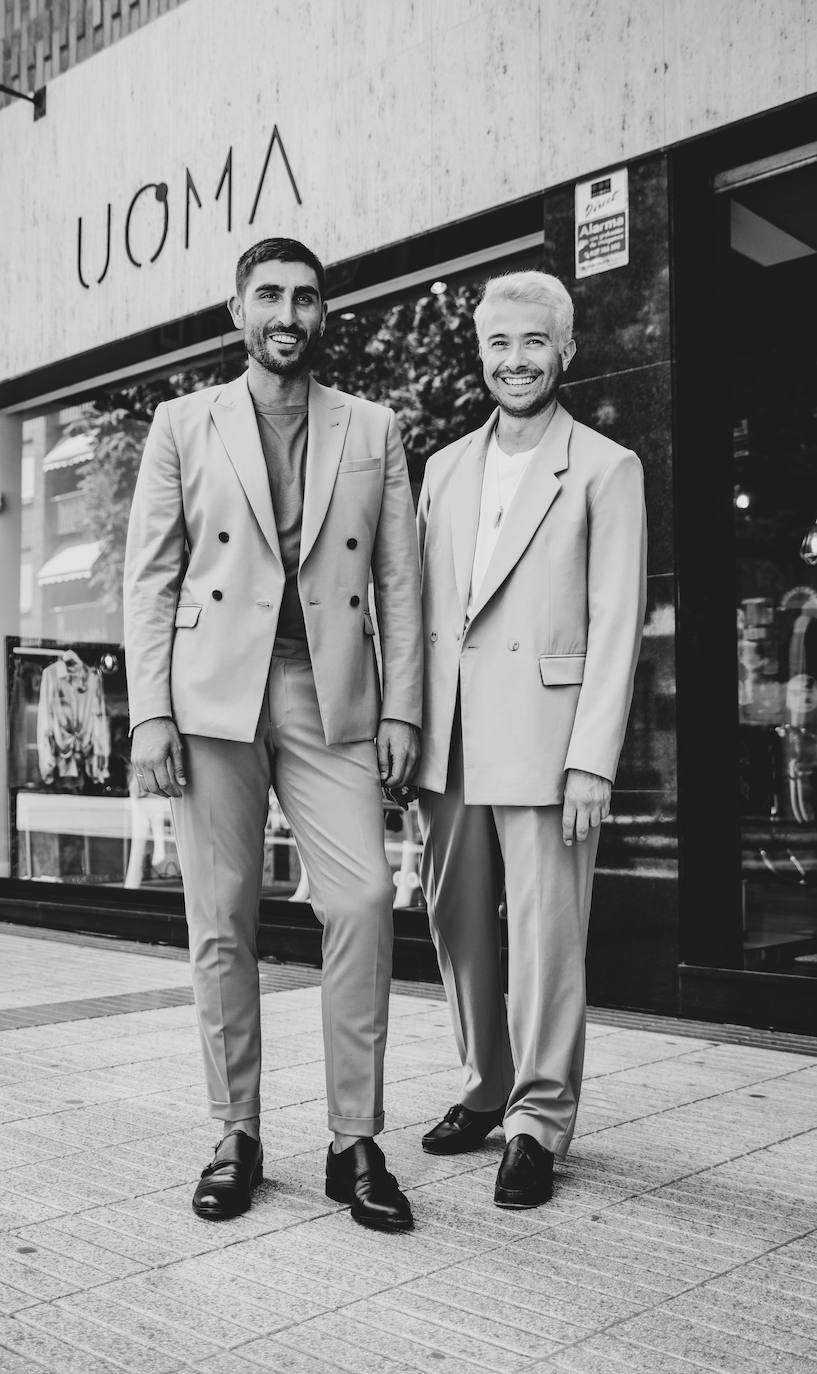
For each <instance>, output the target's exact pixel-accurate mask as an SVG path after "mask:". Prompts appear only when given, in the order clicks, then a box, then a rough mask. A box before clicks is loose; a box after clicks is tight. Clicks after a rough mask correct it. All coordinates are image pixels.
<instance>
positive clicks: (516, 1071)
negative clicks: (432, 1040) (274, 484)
mask: <svg viewBox="0 0 817 1374" xmlns="http://www.w3.org/2000/svg"><path fill="white" fill-rule="evenodd" d="M474 319H475V325H476V331H477V338H478V342H479V354H480V359H481V362H482V366H483V370H484V378H485V384H486V386H487V388H488V390H489V391H490V392H491V394H492V395H493V396H494V398H495V399H496V401H497V406H498V408H497V409H496V410H494V412H493V414H492V415H491V416H490V417H489V419H488V420H487V422H486V423H485V424H484V425H483V427H482V428H481V429H479V430H477V431H475V432H474V433H472V434H468V435H466V436H465V437H464V438H462V439H458V440H457V441H456V442H454V443H452V444H450V445H449V446H448V447H447V448H444V449H443V450H442V451H441V452H439V453H437V454H435V455H434V456H433V457H432V458H431V459H430V461H429V463H428V466H427V468H426V474H425V481H424V483H423V490H422V493H421V496H420V506H419V511H418V527H419V536H420V547H421V556H422V582H423V623H424V631H425V651H426V652H425V684H424V711H423V754H422V760H421V765H420V773H419V779H418V780H419V785H420V789H421V790H420V821H421V829H422V832H423V838H424V841H425V848H424V854H423V870H422V871H423V886H424V889H425V894H426V898H427V902H428V910H429V919H430V924H431V931H432V936H433V939H434V943H435V946H436V950H437V956H438V959H439V964H440V971H441V973H442V977H443V982H444V984H445V989H446V994H447V997H448V1003H449V1009H450V1012H451V1017H452V1021H453V1027H454V1035H455V1038H456V1042H457V1048H458V1050H459V1054H460V1059H461V1062H462V1065H463V1071H464V1072H463V1087H462V1093H461V1101H460V1102H458V1103H457V1104H456V1105H455V1106H453V1107H452V1108H451V1110H450V1111H449V1112H448V1113H447V1114H446V1116H445V1118H444V1119H443V1120H442V1121H441V1122H439V1124H438V1125H436V1126H435V1127H434V1128H433V1129H432V1130H430V1131H429V1132H428V1133H427V1134H426V1135H425V1136H424V1137H423V1148H424V1149H425V1150H426V1151H428V1152H429V1153H431V1154H457V1153H461V1152H463V1151H466V1150H471V1149H474V1148H476V1147H477V1146H479V1145H480V1144H481V1143H482V1141H483V1140H484V1139H485V1137H486V1136H487V1135H488V1133H489V1132H490V1131H491V1130H493V1128H494V1127H495V1126H498V1125H500V1124H503V1125H504V1128H505V1137H506V1142H507V1143H506V1147H505V1152H504V1155H503V1158H502V1163H501V1165H500V1169H499V1173H498V1176H497V1181H496V1188H495V1192H494V1201H495V1202H496V1203H497V1204H498V1205H499V1206H503V1207H533V1206H538V1205H539V1204H541V1203H543V1202H547V1201H548V1199H549V1198H550V1196H551V1194H552V1178H553V1159H554V1156H555V1155H557V1156H563V1155H564V1154H565V1153H566V1151H567V1149H568V1146H569V1144H570V1140H571V1137H572V1135H573V1130H574V1126H575V1121H576V1110H577V1106H578V1100H579V1090H580V1087H581V1077H582V1064H583V1055H584V1035H585V979H584V955H585V945H586V936H587V923H588V917H589V911H590V895H591V887H592V879H593V867H594V863H595V857H596V849H597V845H598V838H599V827H600V824H601V822H602V820H604V818H605V817H606V816H607V815H608V813H609V809H610V794H611V789H612V784H613V779H614V777H615V772H616V766H617V763H618V758H619V754H620V751H621V747H622V743H623V739H624V731H625V727H626V723H627V715H628V712H629V707H630V700H631V697H632V690H633V679H634V674H635V666H636V661H637V658H638V649H639V643H640V638H641V630H642V625H643V619H644V603H645V552H646V533H645V515H644V496H643V480H642V471H641V464H640V463H639V461H638V459H637V458H636V456H635V454H634V453H632V452H631V451H630V450H628V449H626V448H621V447H620V446H619V445H618V444H616V443H613V442H612V441H611V440H610V439H607V438H605V437H604V436H602V435H600V434H597V433H596V432H595V431H594V430H592V429H588V428H587V427H586V426H585V425H582V424H579V423H578V422H576V421H574V420H573V419H572V418H571V416H570V415H569V414H568V413H567V411H566V410H565V409H564V408H563V407H562V406H561V405H560V403H559V400H558V392H559V385H560V382H561V379H562V376H563V374H564V372H566V370H567V368H568V367H569V366H570V363H571V361H572V359H573V356H574V354H575V351H576V345H575V343H574V341H573V337H572V335H573V304H572V301H571V299H570V296H569V294H568V292H567V291H566V290H565V287H564V286H563V285H562V283H561V282H560V281H559V280H558V279H557V278H556V277H552V276H548V275H546V274H545V273H542V272H532V271H530V272H515V273H511V274H509V275H507V276H505V277H498V278H494V279H492V280H491V281H489V282H488V283H487V285H486V287H485V290H484V293H483V296H482V299H481V301H480V303H479V305H478V306H477V309H476V312H475V317H474ZM503 889H504V892H505V898H506V904H507V925H508V1000H507V1006H506V1002H505V997H504V994H503V984H502V973H501V963H500V932H499V917H498V908H499V904H500V901H501V898H502V893H503Z"/></svg>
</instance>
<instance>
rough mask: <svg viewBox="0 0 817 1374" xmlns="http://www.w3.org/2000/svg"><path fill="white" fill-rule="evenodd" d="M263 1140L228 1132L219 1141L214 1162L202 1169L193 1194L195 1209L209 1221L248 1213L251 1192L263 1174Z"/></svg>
mask: <svg viewBox="0 0 817 1374" xmlns="http://www.w3.org/2000/svg"><path fill="white" fill-rule="evenodd" d="M263 1164H264V1151H263V1149H262V1148H261V1141H260V1140H255V1139H254V1138H253V1137H252V1136H251V1135H247V1133H246V1131H228V1133H227V1135H225V1137H224V1139H223V1140H221V1141H219V1143H218V1145H217V1146H216V1152H215V1155H214V1157H213V1162H212V1163H211V1164H208V1165H206V1166H205V1168H204V1169H202V1171H201V1181H200V1182H199V1183H197V1184H196V1191H195V1193H194V1194H193V1211H194V1212H195V1213H196V1215H197V1216H200V1217H206V1218H207V1219H208V1220H209V1221H223V1220H224V1218H225V1217H237V1216H240V1215H241V1213H242V1212H246V1211H247V1209H248V1208H249V1205H250V1201H251V1199H252V1191H253V1188H255V1187H256V1186H257V1185H258V1184H259V1183H260V1182H261V1180H262V1178H263V1177H264V1174H263Z"/></svg>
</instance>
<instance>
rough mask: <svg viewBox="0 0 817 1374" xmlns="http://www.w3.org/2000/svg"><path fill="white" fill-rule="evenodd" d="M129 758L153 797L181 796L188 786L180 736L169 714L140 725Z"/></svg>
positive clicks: (142, 785)
mask: <svg viewBox="0 0 817 1374" xmlns="http://www.w3.org/2000/svg"><path fill="white" fill-rule="evenodd" d="M130 761H131V766H132V767H133V771H134V773H135V774H136V781H137V782H138V783H139V786H140V787H141V788H143V790H144V791H145V792H150V793H151V794H152V795H153V796H154V797H180V796H181V795H182V791H181V789H182V788H183V787H186V786H187V778H186V777H185V775H184V752H183V750H182V740H181V735H180V734H179V732H178V730H177V729H176V726H175V724H174V723H173V721H172V720H171V719H170V716H157V717H155V719H154V720H144V721H142V724H141V725H137V727H136V729H135V730H134V732H133V741H132V744H131V751H130Z"/></svg>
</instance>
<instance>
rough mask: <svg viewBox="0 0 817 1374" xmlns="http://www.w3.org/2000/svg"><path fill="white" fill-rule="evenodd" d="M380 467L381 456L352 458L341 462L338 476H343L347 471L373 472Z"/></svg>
mask: <svg viewBox="0 0 817 1374" xmlns="http://www.w3.org/2000/svg"><path fill="white" fill-rule="evenodd" d="M379 467H380V459H379V458H360V459H354V458H352V459H350V460H349V461H348V462H346V463H341V465H340V467H339V468H338V477H342V476H343V475H344V473H346V472H371V471H374V469H375V468H379Z"/></svg>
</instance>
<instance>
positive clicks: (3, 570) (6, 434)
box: [0, 415, 23, 878]
mask: <svg viewBox="0 0 817 1374" xmlns="http://www.w3.org/2000/svg"><path fill="white" fill-rule="evenodd" d="M22 435H23V423H22V420H21V419H20V418H19V416H17V415H0V494H2V510H0V648H2V656H3V664H2V672H0V683H1V684H2V693H1V694H0V878H8V877H9V876H10V873H11V853H10V849H9V797H8V753H7V749H6V728H7V725H6V714H7V710H8V689H9V684H8V678H7V667H6V654H5V638H6V635H17V634H19V633H20V532H21V503H20V475H21V467H22V463H21V455H22Z"/></svg>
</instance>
